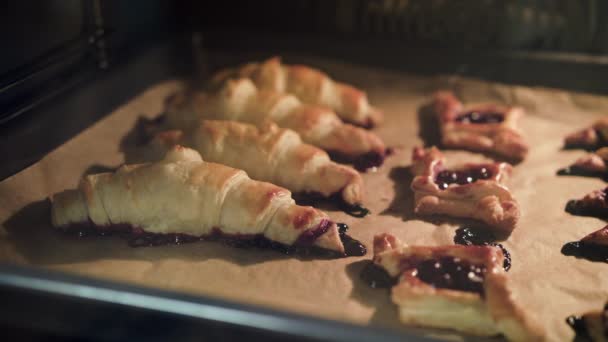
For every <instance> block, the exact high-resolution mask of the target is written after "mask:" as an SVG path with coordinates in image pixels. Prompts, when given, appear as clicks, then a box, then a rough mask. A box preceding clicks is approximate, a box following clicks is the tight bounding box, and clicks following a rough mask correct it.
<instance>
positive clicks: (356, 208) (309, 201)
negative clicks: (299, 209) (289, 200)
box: [292, 192, 370, 218]
mask: <svg viewBox="0 0 608 342" xmlns="http://www.w3.org/2000/svg"><path fill="white" fill-rule="evenodd" d="M292 196H293V198H294V200H295V201H296V203H297V204H298V205H311V206H315V205H318V204H319V203H324V202H327V203H331V204H332V205H335V206H336V207H338V208H339V209H340V210H342V211H343V212H345V213H347V214H348V215H350V216H353V217H358V218H361V217H365V216H367V215H369V213H370V212H369V209H367V208H365V207H363V206H361V205H352V204H348V203H346V202H344V199H343V198H342V192H337V193H335V194H333V195H331V196H329V197H325V196H323V195H322V194H320V193H318V192H306V193H294V194H292Z"/></svg>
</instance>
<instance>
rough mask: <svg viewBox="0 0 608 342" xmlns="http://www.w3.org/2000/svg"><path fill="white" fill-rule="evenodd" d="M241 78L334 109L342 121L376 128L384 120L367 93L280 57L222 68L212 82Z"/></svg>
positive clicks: (318, 71) (213, 83)
mask: <svg viewBox="0 0 608 342" xmlns="http://www.w3.org/2000/svg"><path fill="white" fill-rule="evenodd" d="M238 78H248V79H251V80H252V81H253V83H255V85H256V86H257V87H258V88H260V89H262V90H271V91H274V92H280V93H289V94H293V95H295V96H296V97H297V98H298V99H300V101H302V102H304V103H309V104H314V105H320V106H324V107H328V108H331V109H332V110H333V111H335V112H336V113H337V114H338V116H339V117H340V118H341V119H342V120H344V121H346V122H349V123H352V124H355V125H357V126H363V127H373V126H375V125H377V124H379V123H380V122H381V121H382V117H383V115H382V113H381V112H380V111H379V110H378V109H376V108H374V107H372V106H371V105H370V104H369V102H368V100H367V95H366V94H365V92H363V91H361V90H359V89H357V88H355V87H353V86H350V85H348V84H345V83H340V82H336V81H334V80H332V79H331V78H329V76H327V75H326V74H325V73H323V72H322V71H320V70H317V69H313V68H310V67H307V66H304V65H284V64H282V63H281V59H280V58H279V57H273V58H270V59H268V60H266V61H264V62H259V63H258V62H254V63H249V64H245V65H242V66H239V67H236V68H232V69H225V70H221V71H219V72H218V73H216V74H215V75H214V77H213V78H212V80H211V85H212V86H215V87H219V86H221V85H222V84H223V83H224V82H226V81H227V80H230V79H238Z"/></svg>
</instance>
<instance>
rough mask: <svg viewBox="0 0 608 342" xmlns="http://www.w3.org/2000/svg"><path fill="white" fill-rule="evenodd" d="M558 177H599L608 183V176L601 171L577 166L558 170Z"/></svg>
mask: <svg viewBox="0 0 608 342" xmlns="http://www.w3.org/2000/svg"><path fill="white" fill-rule="evenodd" d="M557 175H558V176H581V177H599V178H602V179H603V180H606V181H608V174H607V173H606V172H601V171H592V170H587V169H585V168H582V167H579V166H577V165H572V166H568V167H566V168H563V169H559V170H557Z"/></svg>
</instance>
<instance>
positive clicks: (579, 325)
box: [566, 315, 591, 341]
mask: <svg viewBox="0 0 608 342" xmlns="http://www.w3.org/2000/svg"><path fill="white" fill-rule="evenodd" d="M566 323H567V324H568V325H569V326H570V327H571V328H572V330H574V332H575V333H576V337H577V338H580V339H583V340H589V341H590V340H591V339H590V336H589V332H588V331H587V326H585V320H584V319H583V317H581V316H574V315H573V316H569V317H568V318H566Z"/></svg>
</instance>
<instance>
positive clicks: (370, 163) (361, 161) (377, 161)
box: [353, 151, 386, 172]
mask: <svg viewBox="0 0 608 342" xmlns="http://www.w3.org/2000/svg"><path fill="white" fill-rule="evenodd" d="M385 157H386V154H384V153H379V152H375V151H371V152H368V153H366V154H364V155H361V156H359V157H357V158H356V159H355V160H354V161H353V167H354V168H355V169H356V170H357V171H359V172H365V171H367V169H371V168H373V167H378V166H380V165H382V164H383V163H384V159H385Z"/></svg>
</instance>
